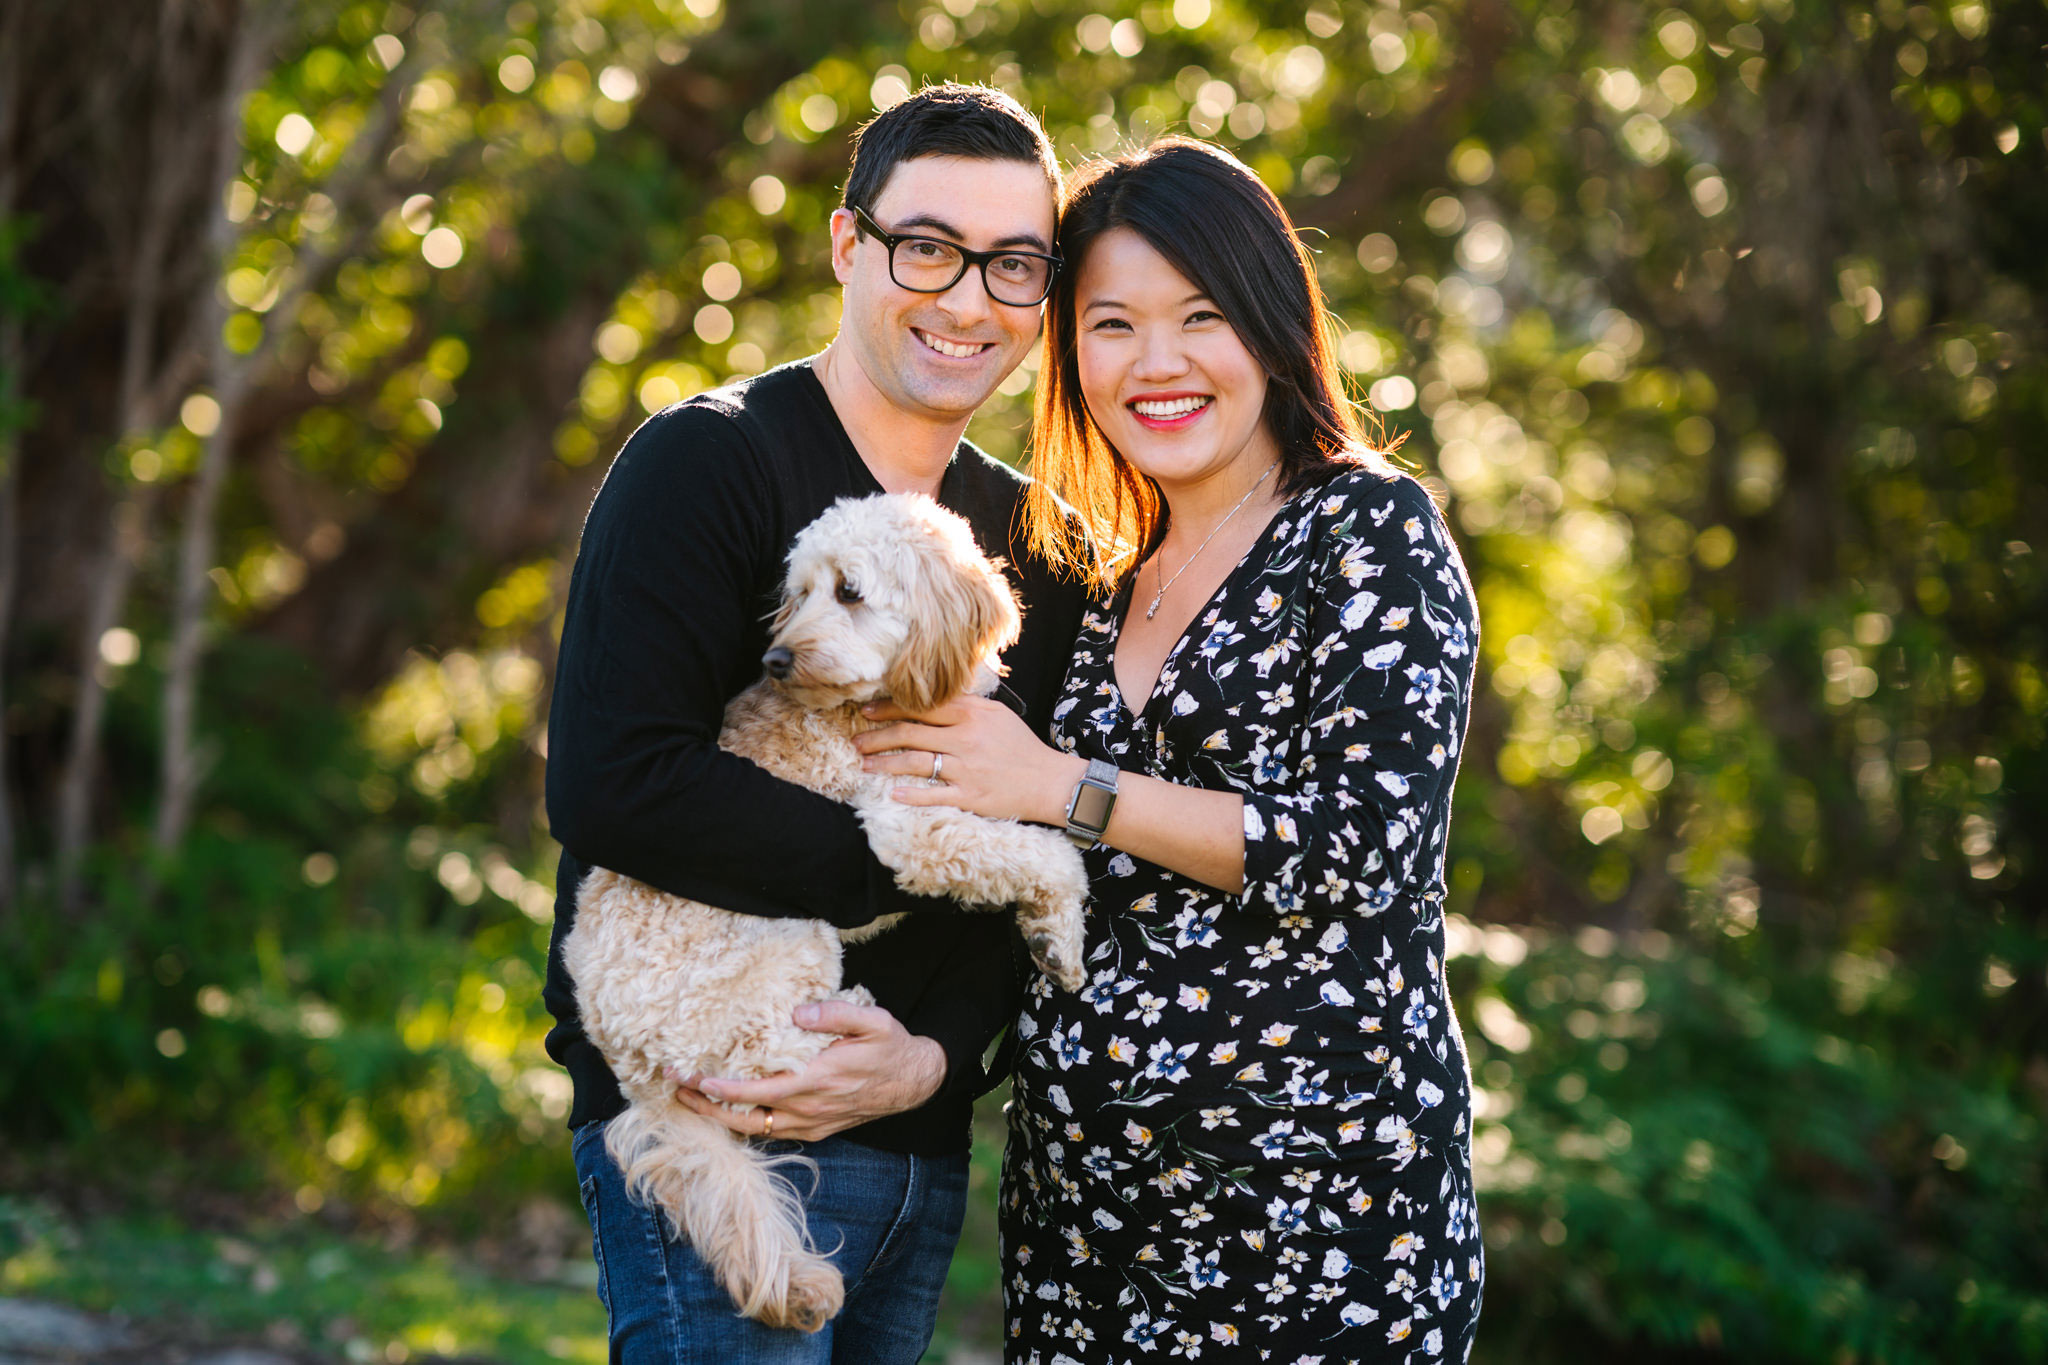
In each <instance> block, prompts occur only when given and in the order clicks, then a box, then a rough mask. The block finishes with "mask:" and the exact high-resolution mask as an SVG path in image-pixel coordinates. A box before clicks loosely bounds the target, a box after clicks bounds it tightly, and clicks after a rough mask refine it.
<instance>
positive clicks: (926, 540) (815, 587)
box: [564, 494, 1088, 1331]
mask: <svg viewBox="0 0 2048 1365" xmlns="http://www.w3.org/2000/svg"><path fill="white" fill-rule="evenodd" d="M1017 630H1018V616H1017V604H1016V599H1015V598H1014V596H1013V595H1012V594H1011V592H1010V587H1009V583H1008V581H1007V580H1006V579H1005V578H1004V577H1003V574H1002V572H1001V570H1000V569H998V568H997V567H996V566H995V565H994V564H992V563H990V561H989V560H988V559H987V558H986V557H985V556H983V555H982V553H981V552H980V550H979V549H978V548H977V547H976V546H975V543H974V537H973V534H972V533H971V532H970V531H969V529H968V526H967V523H966V522H964V521H962V520H961V519H960V518H959V517H957V516H955V515H953V514H952V513H950V512H948V511H946V510H944V509H943V508H941V507H939V506H938V504H936V503H934V502H932V501H931V500H930V499H928V498H923V497H917V496H911V495H904V494H891V495H883V496H877V497H870V498H859V499H847V500H844V501H842V502H840V503H838V504H837V505H835V506H834V507H832V508H831V509H829V510H828V511H826V512H825V514H824V515H822V516H820V517H819V518H818V519H817V520H816V521H814V522H812V523H811V524H810V525H809V526H808V527H806V528H805V529H804V531H803V532H802V533H801V534H800V535H798V537H797V538H796V543H795V544H794V545H793V546H792V547H791V549H790V553H789V575H788V578H787V579H786V581H785V583H784V586H783V599H782V606H781V609H780V610H779V611H778V612H777V613H776V617H775V631H774V639H773V640H772V641H771V642H770V648H769V650H768V652H767V654H766V655H764V656H763V659H764V662H765V663H766V664H767V666H768V670H769V672H770V674H771V676H770V677H769V678H766V679H764V680H762V681H761V682H760V683H757V684H755V685H754V686H753V687H751V688H749V689H748V690H747V691H745V692H742V693H741V694H740V695H739V696H737V697H735V698H734V699H733V701H732V703H731V705H729V706H728V707H727V708H726V712H725V726H724V730H723V732H722V733H721V734H720V736H719V743H720V745H721V746H722V747H724V748H725V749H727V750H729V751H731V752H732V753H735V754H738V755H740V756H741V757H743V758H748V759H751V760H753V761H754V762H755V763H758V764H760V765H761V766H762V767H763V768H766V769H767V770H768V771H769V772H771V773H774V774H775V775H776V776H778V777H781V778H785V779H787V780H788V781H791V782H795V783H798V784H800V785H802V786H805V787H808V788H810V789H811V790H813V791H816V792H822V793H824V794H825V795H827V796H830V797H833V798H835V799H836V800H839V801H843V802H845V803H847V804H849V805H851V806H853V807H854V808H855V810H857V811H858V812H859V815H860V819H861V821H862V824H863V826H864V828H865V829H866V831H867V835H868V841H869V844H870V846H871V847H873V849H874V850H875V853H876V856H878V857H879V858H880V859H881V860H882V862H883V863H884V864H885V865H886V866H888V867H890V868H891V869H893V870H894V871H895V873H896V880H897V883H898V884H899V885H900V886H902V887H904V888H905V889H906V890H910V891H916V892H920V893H924V894H929V895H945V896H950V897H952V898H953V899H955V900H957V901H959V902H960V903H961V904H962V905H963V906H967V907H970V908H993V907H1005V906H1010V905H1016V906H1017V907H1019V917H1020V924H1021V927H1022V928H1023V931H1024V936H1025V939H1026V941H1027V942H1028V943H1029V944H1030V946H1031V951H1032V955H1033V957H1034V958H1036V959H1037V961H1038V963H1039V965H1040V966H1041V967H1042V968H1043V969H1044V970H1045V971H1046V973H1047V974H1048V975H1049V976H1051V977H1052V978H1053V979H1055V980H1056V981H1058V982H1059V983H1060V984H1061V985H1063V986H1065V987H1066V988H1067V989H1069V990H1072V989H1076V988H1078V987H1079V986H1080V984H1081V981H1082V971H1081V965H1082V964H1081V947H1082V943H1081V907H1082V901H1083V898H1084V897H1085V896H1086V894H1087V890H1088V881H1087V874H1086V873H1085V872H1084V871H1083V869H1082V866H1081V859H1080V855H1079V853H1078V852H1077V851H1076V850H1075V849H1074V848H1073V846H1072V845H1071V844H1069V843H1068V841H1067V839H1066V838H1065V836H1064V835H1062V834H1061V833H1059V832H1058V831H1055V830H1051V829H1047V828H1044V827H1043V826H1034V825H1026V824H1020V823H1018V822H1016V821H1013V820H989V819H984V818H983V817H981V816H978V815H971V814H969V813H967V812H965V811H962V810H957V809H953V808H951V807H945V806H937V807H933V806H909V805H905V804H903V803H901V802H898V801H893V800H891V799H890V798H889V794H888V793H889V789H890V788H891V787H892V786H895V785H896V784H897V783H898V782H900V781H901V779H899V778H892V777H888V776H883V775H879V774H869V773H864V772H862V771H861V766H860V762H861V760H860V754H859V752H858V751H857V750H855V748H854V747H853V736H854V735H855V734H856V733H857V732H859V731H861V730H864V729H869V728H872V726H871V725H870V724H869V723H868V722H866V721H865V720H864V719H863V718H862V716H861V714H860V705H861V703H863V702H867V701H872V700H873V699H875V698H877V697H880V696H884V695H887V696H889V697H891V698H893V699H894V700H895V701H896V702H898V703H899V704H901V705H902V706H904V707H905V708H906V709H908V710H911V711H923V710H927V709H929V708H931V707H933V706H935V705H937V704H938V703H940V702H942V701H944V700H946V699H947V698H949V697H952V696H955V695H958V694H959V693H961V692H964V691H967V690H969V688H970V687H975V684H976V683H977V682H979V683H980V684H981V686H979V687H976V688H975V690H978V691H986V690H987V689H988V688H989V687H991V686H993V684H994V680H995V674H994V671H993V669H992V667H991V665H992V664H993V661H994V659H995V655H996V652H997V651H999V650H1001V649H1003V648H1004V647H1006V646H1008V645H1009V644H1010V643H1012V642H1013V641H1015V639H1016V638H1017ZM576 906H577V908H576V927H575V930H574V932H572V933H571V934H570V935H569V938H568V941H567V943H566V944H565V945H564V953H565V955H566V959H567V962H568V966H569V971H570V973H571V974H572V975H573V976H574V977H575V980H576V1002H577V1006H578V1008H579V1010H580V1011H581V1013H582V1018H583V1027H584V1029H585V1031H586V1032H587V1033H588V1034H589V1036H590V1038H591V1040H592V1041H593V1042H595V1043H596V1044H597V1046H598V1047H599V1049H600V1050H602V1051H603V1053H604V1056H605V1060H606V1061H608V1062H609V1063H610V1064H611V1068H612V1071H613V1073H614V1074H615V1075H617V1077H618V1079H619V1085H620V1087H621V1088H622V1089H623V1091H624V1092H625V1096H626V1099H627V1102H628V1107H627V1109H626V1112H624V1113H623V1114H621V1115H619V1116H618V1117H617V1118H615V1119H613V1120H612V1121H611V1123H610V1125H609V1126H608V1127H607V1129H606V1132H605V1142H606V1145H607V1146H608V1148H609V1149H610V1151H611V1154H612V1157H613V1159H614V1160H616V1161H617V1162H618V1164H619V1168H620V1170H621V1171H623V1172H624V1173H625V1177H626V1182H627V1188H628V1189H630V1190H632V1191H633V1193H634V1195H635V1196H636V1197H637V1198H639V1199H640V1200H642V1201H643V1202H645V1203H648V1204H649V1205H650V1206H653V1207H658V1208H660V1209H661V1210H663V1211H664V1212H665V1213H666V1214H667V1216H668V1219H669V1222H670V1224H671V1225H672V1226H673V1228H674V1230H675V1234H676V1236H678V1237H679V1238H686V1239H688V1241H689V1242H690V1243H691V1244H692V1245H693V1246H695V1247H696V1249H697V1252H698V1254H699V1255H701V1256H702V1257H703V1258H704V1260H705V1261H706V1263H707V1264H709V1265H710V1266H711V1267H712V1269H713V1270H714V1271H715V1273H716V1274H717V1276H718V1279H719V1283H721V1284H723V1285H724V1286H725V1288H726V1289H727V1291H728V1292H730V1293H731V1295H732V1298H733V1302H734V1303H735V1304H736V1305H737V1306H738V1308H739V1311H740V1312H741V1313H743V1314H745V1315H746V1316H748V1317H750V1318H756V1319H758V1320H760V1321H761V1322H764V1323H768V1324H770V1325H773V1326H790V1327H798V1328H802V1329H804V1330H806V1331H815V1330H816V1329H818V1328H819V1327H821V1326H823V1325H824V1324H825V1322H826V1321H828V1320H829V1319H830V1318H831V1317H832V1316H833V1314H835V1313H837V1312H838V1311H839V1307H840V1303H841V1301H842V1299H843V1297H844V1287H843V1285H842V1284H841V1282H840V1276H839V1272H838V1270H837V1269H835V1268H834V1267H833V1265H832V1263H831V1261H829V1260H828V1259H827V1258H826V1257H825V1256H824V1255H821V1254H820V1253H819V1252H818V1250H817V1249H816V1248H815V1247H813V1246H811V1245H810V1241H809V1238H808V1236H807V1235H806V1231H805V1225H804V1216H803V1207H802V1202H801V1199H800V1197H799V1196H798V1194H797V1192H796V1191H795V1189H793V1188H792V1187H791V1186H790V1184H789V1182H788V1181H787V1180H785V1179H783V1178H782V1176H781V1175H779V1174H778V1173H777V1170H776V1168H777V1167H778V1166H782V1165H789V1164H799V1165H800V1164H805V1163H804V1162H803V1159H802V1158H801V1157H794V1156H782V1157H776V1156H771V1155H769V1154H768V1153H767V1152H766V1151H764V1150H763V1149H761V1148H760V1147H757V1146H755V1145H753V1144H751V1143H749V1142H748V1141H746V1140H745V1139H742V1138H738V1137H735V1136H734V1135H733V1134H732V1133H730V1132H729V1131H728V1130H727V1129H726V1128H725V1127H723V1126H722V1125H720V1124H718V1123H715V1122H713V1121H711V1120H710V1119H707V1118H703V1117H701V1116H699V1115H696V1114H693V1113H692V1112H691V1111H690V1110H689V1109H687V1108H685V1107H684V1106H683V1105H682V1104H680V1103H679V1102H678V1101H677V1100H676V1098H675V1095H674V1088H673V1085H672V1083H671V1082H670V1081H669V1080H668V1079H667V1078H666V1077H665V1076H664V1074H663V1069H664V1068H667V1067H672V1068H674V1069H675V1071H676V1072H677V1073H678V1074H681V1075H692V1074H703V1075H709V1076H736V1077H757V1076H765V1075H770V1074H773V1073H775V1072H780V1071H789V1070H794V1069H797V1068H800V1067H802V1066H803V1065H804V1064H805V1063H806V1062H808V1061H810V1059H811V1058H812V1057H813V1056H815V1055H816V1054H817V1053H818V1052H819V1051H820V1050H822V1049H823V1048H824V1047H825V1046H826V1044H828V1043H829V1042H830V1041H831V1038H830V1036H829V1035H826V1034H819V1033H810V1032H806V1031H805V1030H803V1029H800V1028H797V1027H796V1026H795V1024H794V1023H792V1022H791V1018H790V1015H791V1012H792V1011H793V1010H795V1008H796V1007H797V1006H798V1005H800V1004H803V1003H804V1002H806V1001H814V1000H825V999H840V1000H852V1001H856V1002H858V1003H862V1004H867V1003H872V1002H871V999H870V997H869V996H868V994H867V992H866V991H865V990H862V989H860V988H859V987H855V988H853V989H851V990H841V989H840V984H839V982H840V975H839V970H840V969H839V945H840V942H841V941H842V938H843V939H845V940H849V941H851V940H859V939H864V938H867V937H870V936H872V935H874V934H878V933H881V932H882V931H883V930H885V929H887V928H888V927H889V926H890V924H891V923H893V922H894V921H895V920H896V919H898V918H901V917H900V916H887V917H885V918H883V919H878V920H876V921H874V922H873V923H870V924H867V925H864V926H862V927H861V928H859V929H856V930H850V931H846V932H845V933H843V934H842V933H841V932H840V931H837V930H835V929H833V927H832V926H831V925H829V924H826V923H824V922H823V921H820V920H811V919H768V918H761V917H757V916H752V915H739V914H732V913H730V912H727V911H724V910H718V909H714V908H713V907H711V906H709V905H703V904H699V903H698V902H695V901H689V900H684V899H682V898H680V897H677V896H671V895H668V894H666V893H664V892H661V891H657V890H655V889H654V888H653V887H651V886H647V885H645V884H644V883H641V882H636V881H633V880H632V879H630V878H627V877H622V876H619V875H618V874H616V873H613V872H608V871H605V870H604V869H602V868H599V869H595V870H593V871H592V872H591V873H590V875H589V877H587V878H586V879H585V880H584V883H583V885H582V887H581V888H580V889H579V892H578V895H577V902H576Z"/></svg>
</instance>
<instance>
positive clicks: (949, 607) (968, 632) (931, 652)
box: [883, 554, 1023, 712]
mask: <svg viewBox="0 0 2048 1365" xmlns="http://www.w3.org/2000/svg"><path fill="white" fill-rule="evenodd" d="M921 568H922V569H923V573H922V574H921V576H920V579H919V581H918V584H917V592H916V593H915V594H914V596H913V598H912V600H913V602H914V603H915V610H914V611H913V613H912V615H911V620H910V636H909V639H908V640H906V641H905V643H904V646H903V650H902V652H901V653H899V654H898V655H897V656H896V659H895V660H894V661H893V662H892V663H891V665H890V668H889V674H888V676H887V677H886V678H885V679H883V683H884V685H885V686H886V687H887V688H888V689H889V696H890V698H891V699H892V700H894V701H895V703H896V704H897V705H898V706H901V707H902V708H903V709H904V710H906V711H917V712H922V711H929V710H931V709H932V708H933V707H934V706H937V705H938V704H939V703H940V702H942V701H946V700H948V699H949V698H952V697H956V696H958V695H960V694H961V693H962V692H965V691H966V690H967V689H968V688H969V687H971V686H972V685H973V683H974V670H975V668H976V666H977V665H979V664H980V663H981V662H982V661H983V660H985V659H987V658H988V657H989V656H990V655H991V654H994V653H996V652H998V651H1000V650H1003V649H1007V648H1009V646H1011V645H1013V644H1015V643H1016V641H1017V632H1018V631H1019V630H1020V629H1021V628H1022V624H1023V622H1022V618H1021V617H1020V616H1019V614H1018V611H1017V595H1016V593H1014V592H1012V591H1011V589H1010V580H1009V579H1008V578H1007V577H1005V576H1004V574H1003V571H1002V569H1001V568H1000V567H998V566H997V565H995V564H993V563H991V562H990V561H989V560H988V559H986V558H985V557H983V556H981V555H979V554H976V555H974V556H973V558H972V559H970V560H967V561H965V562H962V559H961V558H960V557H959V556H956V555H945V556H933V557H931V558H929V559H927V560H926V561H925V562H924V564H923V565H921Z"/></svg>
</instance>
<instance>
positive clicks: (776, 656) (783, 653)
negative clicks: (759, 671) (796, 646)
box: [761, 645, 796, 679]
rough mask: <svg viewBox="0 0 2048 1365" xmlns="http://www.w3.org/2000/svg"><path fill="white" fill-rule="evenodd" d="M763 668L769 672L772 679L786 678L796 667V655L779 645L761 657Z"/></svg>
mask: <svg viewBox="0 0 2048 1365" xmlns="http://www.w3.org/2000/svg"><path fill="white" fill-rule="evenodd" d="M761 667H763V668H765V669H767V670H768V676H769V677H771V678H778V679H779V678H786V677H788V676H789V671H790V670H791V669H792V668H794V667H796V655H794V654H792V653H790V652H789V650H788V649H786V648H784V647H783V646H781V645H777V646H775V648H773V649H771V650H769V651H768V652H767V653H766V654H763V655H762V656H761Z"/></svg>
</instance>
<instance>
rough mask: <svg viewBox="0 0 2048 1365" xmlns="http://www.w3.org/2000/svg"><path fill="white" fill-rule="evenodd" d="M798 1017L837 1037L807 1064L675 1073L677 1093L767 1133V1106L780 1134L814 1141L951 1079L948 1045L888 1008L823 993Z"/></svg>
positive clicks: (909, 1105) (745, 1129)
mask: <svg viewBox="0 0 2048 1365" xmlns="http://www.w3.org/2000/svg"><path fill="white" fill-rule="evenodd" d="M794 1017H795V1021H796V1025H797V1027H798V1028H801V1029H808V1030H810V1031H811V1032H813V1033H836V1034H838V1035H839V1037H838V1038H836V1039H835V1040H834V1041H833V1042H832V1044H831V1045H830V1046H829V1047H827V1048H826V1049H825V1050H824V1051H823V1052H820V1053H819V1054H818V1055H817V1056H816V1057H813V1058H812V1059H811V1064H810V1065H809V1066H807V1067H805V1068H804V1069H803V1070H801V1071H786V1072H783V1073H782V1074H781V1075H779V1076H765V1077H763V1078H761V1079H760V1080H754V1081H742V1080H724V1079H719V1078H715V1077H708V1076H675V1075H674V1074H673V1073H671V1075H670V1078H671V1079H672V1080H674V1081H675V1082H676V1087H677V1088H676V1098H677V1099H678V1100H680V1101H682V1103H683V1104H684V1105H685V1106H687V1107H688V1108H690V1109H692V1110H694V1111H695V1112H697V1113H699V1114H702V1115H704V1116H705V1117H707V1118H713V1119H717V1120H718V1121H719V1122H720V1123H722V1124H724V1125H725V1126H726V1127H728V1128H730V1129H732V1130H733V1131H734V1132H735V1133H740V1134H744V1135H745V1136H747V1137H760V1136H762V1135H763V1130H764V1128H766V1126H767V1115H766V1114H764V1113H762V1112H761V1111H762V1110H763V1109H766V1110H770V1111H772V1112H773V1113H774V1116H775V1126H774V1135H775V1136H776V1137H779V1138H794V1139H796V1140H797V1141H799V1142H815V1141H817V1140H818V1139H819V1138H824V1137H830V1136H832V1134H834V1133H838V1132H843V1131H845V1130H846V1129H848V1128H853V1127H856V1126H858V1125H860V1124H863V1123H867V1122H869V1121H870V1120H873V1119H879V1118H885V1117H887V1116H888V1115H890V1114H900V1113H902V1112H904V1111H905V1110H909V1109H915V1108H917V1107H918V1106H919V1105H921V1104H923V1103H924V1102H925V1101H926V1100H928V1099H930V1098H931V1097H932V1096H933V1095H935V1094H937V1093H938V1090H939V1086H940V1085H942V1084H943V1083H944V1082H945V1079H946V1053H945V1049H943V1048H941V1047H940V1046H939V1045H938V1043H937V1042H935V1041H934V1040H932V1039H930V1038H926V1037H923V1036H922V1035H919V1034H914V1033H911V1032H910V1031H909V1030H907V1029H905V1028H904V1027H903V1025H902V1024H900V1023H898V1022H897V1021H896V1016H895V1015H893V1014H890V1013H889V1012H888V1011H887V1010H885V1009H881V1008H879V1007H877V1006H874V1005H849V1004H847V1003H846V1002H844V1001H842V1000H825V1001H820V1002H818V1003H816V1004H810V1005H799V1006H797V1008H796V1013H795V1016H794ZM721 1101H722V1103H721ZM728 1105H739V1106H741V1108H738V1109H733V1108H728V1107H727V1106H728ZM748 1105H752V1106H755V1107H754V1108H751V1109H749V1108H746V1107H745V1106H748Z"/></svg>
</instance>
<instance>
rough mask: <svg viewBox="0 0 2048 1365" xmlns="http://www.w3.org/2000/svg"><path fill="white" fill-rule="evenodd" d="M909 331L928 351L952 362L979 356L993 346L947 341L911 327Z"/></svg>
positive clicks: (979, 342)
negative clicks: (934, 352)
mask: <svg viewBox="0 0 2048 1365" xmlns="http://www.w3.org/2000/svg"><path fill="white" fill-rule="evenodd" d="M910 330H911V332H912V334H914V335H915V336H916V337H917V339H918V340H919V341H922V342H923V343H924V344H925V346H926V347H927V348H928V349H930V350H933V351H937V352H938V353H939V354H940V355H942V356H946V357H949V358H950V359H953V360H965V359H967V358H968V357H970V356H977V355H980V354H981V353H982V352H983V351H986V350H987V349H989V347H991V346H993V345H995V343H994V342H993V341H948V340H946V339H945V338H944V337H941V336H937V335H935V334H933V333H931V332H927V331H924V330H922V329H921V328H917V327H913V328H911V329H910Z"/></svg>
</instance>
